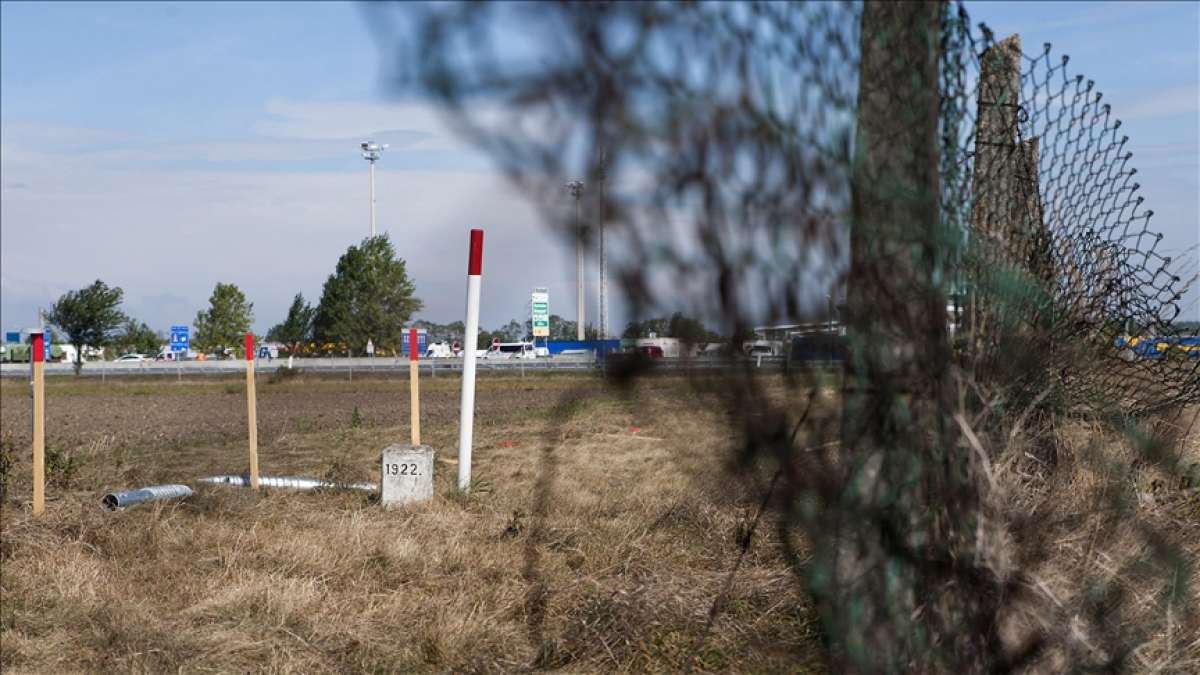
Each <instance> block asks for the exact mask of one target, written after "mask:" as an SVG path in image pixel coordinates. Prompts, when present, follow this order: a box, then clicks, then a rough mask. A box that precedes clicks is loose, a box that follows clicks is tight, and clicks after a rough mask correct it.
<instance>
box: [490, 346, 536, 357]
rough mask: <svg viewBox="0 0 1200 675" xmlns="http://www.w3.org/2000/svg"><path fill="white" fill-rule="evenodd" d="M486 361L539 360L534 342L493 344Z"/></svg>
mask: <svg viewBox="0 0 1200 675" xmlns="http://www.w3.org/2000/svg"><path fill="white" fill-rule="evenodd" d="M483 358H485V359H533V358H537V350H536V349H534V346H533V343H532V342H493V343H492V346H491V348H490V349H488V350H487V353H486V354H484V355H483Z"/></svg>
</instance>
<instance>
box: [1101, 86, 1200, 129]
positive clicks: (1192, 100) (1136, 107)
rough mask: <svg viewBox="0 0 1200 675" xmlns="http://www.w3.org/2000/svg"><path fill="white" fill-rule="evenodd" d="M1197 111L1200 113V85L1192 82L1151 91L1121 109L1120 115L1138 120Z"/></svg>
mask: <svg viewBox="0 0 1200 675" xmlns="http://www.w3.org/2000/svg"><path fill="white" fill-rule="evenodd" d="M1197 113H1200V87H1197V86H1196V85H1194V84H1192V85H1186V86H1182V87H1171V88H1169V89H1160V90H1158V91H1155V92H1150V93H1149V94H1147V95H1145V96H1142V97H1141V98H1140V99H1138V100H1137V101H1136V102H1135V103H1134V104H1133V105H1131V106H1128V107H1127V108H1125V109H1124V110H1122V111H1120V113H1119V114H1118V117H1120V118H1121V119H1124V120H1136V119H1155V118H1160V117H1170V116H1174V115H1195V114H1197Z"/></svg>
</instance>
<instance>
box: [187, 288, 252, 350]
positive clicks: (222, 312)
mask: <svg viewBox="0 0 1200 675" xmlns="http://www.w3.org/2000/svg"><path fill="white" fill-rule="evenodd" d="M253 320H254V303H251V302H247V301H246V295H245V294H244V293H242V291H241V289H239V288H238V287H237V286H236V285H234V284H222V283H217V285H216V288H214V289H213V292H212V296H211V297H209V299H208V310H207V311H206V310H200V311H199V312H196V339H195V343H196V348H197V349H199V350H201V351H209V350H213V349H216V350H224V349H226V348H232V349H233V350H234V351H235V352H236V353H237V354H238V355H240V356H245V354H243V353H242V352H243V351H244V347H243V344H244V342H243V336H244V335H245V333H246V331H248V330H250V322H251V321H253Z"/></svg>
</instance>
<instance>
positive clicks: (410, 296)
mask: <svg viewBox="0 0 1200 675" xmlns="http://www.w3.org/2000/svg"><path fill="white" fill-rule="evenodd" d="M415 290H416V289H415V286H414V285H413V283H412V280H411V279H410V278H409V276H408V271H407V267H406V265H405V262H404V260H402V259H400V258H398V257H397V256H396V251H395V248H394V247H393V246H392V243H391V241H390V239H389V238H388V236H387V235H386V234H384V235H380V236H376V237H369V238H367V239H364V240H363V241H362V242H361V243H360V244H358V245H355V246H350V248H349V249H347V251H346V253H344V254H343V255H342V256H341V257H340V258H339V259H338V262H337V266H336V268H335V269H334V272H333V273H332V274H330V275H329V278H328V279H326V281H325V284H324V286H323V288H322V291H321V298H320V301H319V302H318V303H317V306H316V307H312V306H310V305H309V304H308V303H306V302H305V300H304V297H303V296H302V295H301V294H299V293H297V294H296V298H295V300H294V301H293V303H292V306H291V308H290V309H289V310H288V314H287V317H286V318H285V319H284V321H283V322H282V323H280V324H277V325H275V326H274V327H272V328H271V330H270V331H268V333H267V336H266V337H267V339H268V340H273V341H278V342H283V343H285V344H289V345H292V346H293V348H294V347H295V346H296V345H298V344H299V343H300V342H306V341H309V340H316V341H320V342H322V343H329V344H337V345H339V346H344V347H345V348H347V349H348V350H350V351H353V352H356V353H361V352H362V351H364V349H365V347H366V344H367V341H368V340H371V341H373V343H374V344H375V345H378V346H380V347H382V348H384V349H393V350H398V349H399V347H400V340H401V335H402V333H403V329H404V328H405V326H407V325H408V322H409V320H410V319H411V318H412V315H413V314H414V313H415V312H417V311H419V310H420V309H421V308H422V307H423V304H422V302H421V300H420V299H418V298H417V297H416V295H415ZM123 299H124V291H123V290H122V289H121V288H119V287H116V286H109V285H108V284H106V283H105V282H104V281H101V280H99V279H97V280H96V281H95V282H93V283H91V284H89V285H88V286H85V287H83V288H80V289H78V290H74V291H68V292H67V293H64V294H63V295H62V296H61V297H59V298H58V300H57V301H55V303H54V304H53V305H52V306H51V308H50V311H49V312H48V313H47V314H46V316H45V319H46V321H47V322H48V323H49V324H50V325H51V326H53V327H54V328H56V329H58V331H59V332H61V333H62V334H63V335H64V336H65V338H66V341H67V343H69V344H71V345H73V346H74V347H75V354H76V355H75V368H76V370H77V371H78V370H79V369H80V368H81V367H82V365H83V349H84V347H85V346H86V347H93V348H100V347H111V348H113V350H114V351H115V352H116V353H133V352H136V353H148V354H155V353H157V352H158V349H159V347H160V345H162V344H163V343H164V342H165V336H164V335H163V334H162V333H159V332H155V331H154V330H152V329H151V328H150V327H149V326H148V325H146V324H145V323H144V322H141V321H138V320H137V319H135V318H133V317H131V316H129V315H128V314H127V313H125V312H124V311H122V309H121V303H122V300H123ZM253 321H254V303H252V302H250V301H249V300H248V299H247V297H246V294H245V293H244V292H242V290H241V289H240V288H238V287H237V285H236V284H232V283H223V282H218V283H217V284H216V286H215V287H214V288H213V292H212V295H211V296H209V299H208V304H207V306H206V307H205V308H204V309H201V310H200V311H198V312H197V313H196V317H195V319H194V321H193V322H192V323H193V325H194V326H195V329H196V330H195V332H194V333H193V334H192V335H191V347H192V348H193V349H194V350H196V351H200V352H215V353H217V354H218V355H230V356H237V357H243V356H245V353H244V347H243V344H244V342H243V336H244V335H245V334H246V333H247V332H249V331H250V325H251V323H253Z"/></svg>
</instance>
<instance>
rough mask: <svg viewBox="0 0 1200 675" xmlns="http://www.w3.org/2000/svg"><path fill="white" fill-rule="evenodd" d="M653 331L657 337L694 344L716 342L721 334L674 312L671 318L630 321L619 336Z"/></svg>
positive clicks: (633, 336) (642, 336)
mask: <svg viewBox="0 0 1200 675" xmlns="http://www.w3.org/2000/svg"><path fill="white" fill-rule="evenodd" d="M651 333H654V334H655V335H657V336H659V337H673V338H679V339H680V340H682V341H684V342H687V343H690V344H696V343H701V342H717V341H719V340H721V336H720V335H718V334H717V333H714V332H712V331H710V330H709V329H708V328H705V326H704V324H702V323H700V322H699V321H698V320H696V319H693V318H691V317H689V316H684V315H683V314H682V313H680V312H675V313H674V314H672V315H671V318H669V319H668V318H665V317H659V318H657V319H646V320H645V321H630V322H629V324H628V325H626V326H625V331H624V332H623V333H622V334H621V337H625V338H647V337H650V334H651Z"/></svg>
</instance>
